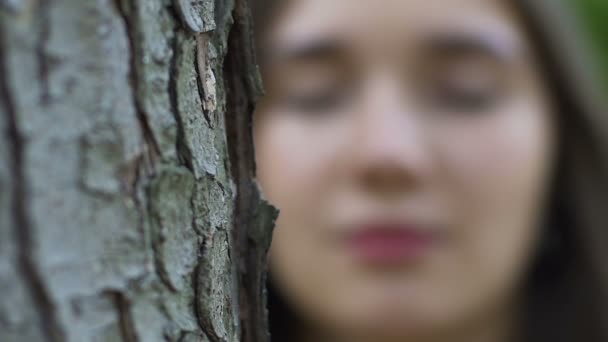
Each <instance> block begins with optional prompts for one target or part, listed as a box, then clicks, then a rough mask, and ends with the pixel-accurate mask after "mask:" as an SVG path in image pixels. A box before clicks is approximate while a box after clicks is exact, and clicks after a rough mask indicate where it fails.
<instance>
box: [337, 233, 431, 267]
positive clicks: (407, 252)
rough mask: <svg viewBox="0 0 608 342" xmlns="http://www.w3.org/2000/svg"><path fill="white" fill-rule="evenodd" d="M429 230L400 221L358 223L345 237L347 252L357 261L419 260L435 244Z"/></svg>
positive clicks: (383, 263) (394, 262) (391, 262)
mask: <svg viewBox="0 0 608 342" xmlns="http://www.w3.org/2000/svg"><path fill="white" fill-rule="evenodd" d="M437 240H438V236H437V234H436V232H434V231H433V230H431V229H425V227H422V226H416V225H410V224H402V223H372V224H365V225H362V226H358V227H357V229H355V230H354V232H353V233H352V234H350V235H349V236H348V239H347V240H346V241H347V245H348V249H349V251H350V252H351V253H352V254H353V255H354V257H355V259H356V260H357V261H359V262H362V263H365V264H371V265H378V266H394V265H401V264H406V263H413V262H416V261H420V260H421V259H422V258H424V257H425V256H426V255H428V254H429V252H430V251H431V249H432V248H433V246H434V245H436V244H437Z"/></svg>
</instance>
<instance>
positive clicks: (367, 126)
mask: <svg viewBox="0 0 608 342" xmlns="http://www.w3.org/2000/svg"><path fill="white" fill-rule="evenodd" d="M367 83H368V84H367V86H366V87H365V89H364V91H363V92H362V96H361V97H360V100H359V101H360V102H359V103H360V104H359V106H358V108H357V114H356V118H357V124H356V129H355V131H356V134H354V141H353V143H352V145H351V146H352V148H353V153H352V155H351V156H352V159H351V162H352V170H353V171H354V174H355V175H356V179H357V180H358V182H359V184H361V185H363V186H364V187H365V188H366V189H367V190H372V191H375V192H382V193H384V194H386V193H402V192H403V191H404V190H405V189H406V188H411V187H415V186H417V185H419V184H420V183H421V182H422V181H423V180H424V179H425V177H427V176H428V175H429V173H430V171H431V154H430V151H429V146H428V145H429V144H428V143H429V139H430V137H429V136H428V132H427V131H426V130H425V125H424V120H423V117H422V116H421V115H420V114H419V113H416V110H415V109H414V106H413V105H412V103H413V101H410V100H409V99H408V97H407V96H406V95H407V92H406V91H404V89H403V87H402V86H400V84H399V82H398V80H396V79H395V78H394V77H393V76H392V75H390V74H386V75H383V76H380V77H376V78H375V79H373V80H371V81H370V82H367Z"/></svg>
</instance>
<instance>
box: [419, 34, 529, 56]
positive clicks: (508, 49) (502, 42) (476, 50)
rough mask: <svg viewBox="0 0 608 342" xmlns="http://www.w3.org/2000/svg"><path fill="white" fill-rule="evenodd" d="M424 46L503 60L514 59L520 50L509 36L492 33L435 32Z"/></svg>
mask: <svg viewBox="0 0 608 342" xmlns="http://www.w3.org/2000/svg"><path fill="white" fill-rule="evenodd" d="M424 42H425V43H424V44H423V46H424V47H425V48H426V49H428V50H430V51H432V52H435V53H440V54H446V55H450V54H472V55H473V54H480V55H487V56H491V57H494V58H496V59H497V60H500V61H502V62H510V61H512V60H513V59H514V58H515V57H516V56H517V55H518V54H519V52H520V49H519V47H518V44H516V42H514V41H513V39H509V37H499V36H497V35H494V34H492V33H486V34H480V33H448V34H445V33H443V34H435V35H431V36H430V37H427V38H426V39H424Z"/></svg>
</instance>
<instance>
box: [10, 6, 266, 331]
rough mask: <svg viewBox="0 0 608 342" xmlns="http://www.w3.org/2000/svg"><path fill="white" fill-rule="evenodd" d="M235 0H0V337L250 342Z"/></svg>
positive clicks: (248, 80) (253, 202)
mask: <svg viewBox="0 0 608 342" xmlns="http://www.w3.org/2000/svg"><path fill="white" fill-rule="evenodd" d="M252 51H253V48H252V42H251V28H250V19H249V10H248V8H247V4H246V0H217V1H216V0H173V1H172V0H85V1H83V0H0V131H1V132H2V134H1V135H0V341H6V342H9V341H53V342H54V341H77V342H81V341H263V340H266V339H267V332H266V331H267V327H266V325H267V324H266V318H265V310H264V305H265V298H264V296H265V295H264V267H265V266H264V265H265V255H266V251H267V247H268V244H269V240H270V234H271V231H270V227H271V226H272V222H273V220H274V218H275V216H276V213H275V211H274V209H272V208H271V207H269V206H268V205H266V204H265V203H264V202H263V201H262V200H260V198H259V195H258V190H257V187H256V185H255V182H254V162H253V160H254V159H253V145H252V139H251V132H250V114H251V110H252V108H253V101H254V100H255V97H256V96H257V95H258V94H259V93H260V89H261V86H260V83H259V77H258V74H257V69H256V67H255V61H254V58H253V53H252Z"/></svg>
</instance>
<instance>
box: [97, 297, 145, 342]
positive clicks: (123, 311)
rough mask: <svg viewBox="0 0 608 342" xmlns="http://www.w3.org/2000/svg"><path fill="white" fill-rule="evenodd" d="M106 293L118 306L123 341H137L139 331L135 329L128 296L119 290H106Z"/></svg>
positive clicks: (117, 311) (117, 312) (115, 305)
mask: <svg viewBox="0 0 608 342" xmlns="http://www.w3.org/2000/svg"><path fill="white" fill-rule="evenodd" d="M105 295H107V296H108V297H110V299H111V300H112V302H113V303H114V307H115V308H116V314H117V316H118V325H119V327H120V334H121V337H122V340H123V342H137V341H139V338H138V337H137V332H136V331H135V329H134V324H133V317H132V315H131V303H130V301H129V299H128V298H127V296H126V295H125V294H124V293H122V292H119V291H106V292H105Z"/></svg>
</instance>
